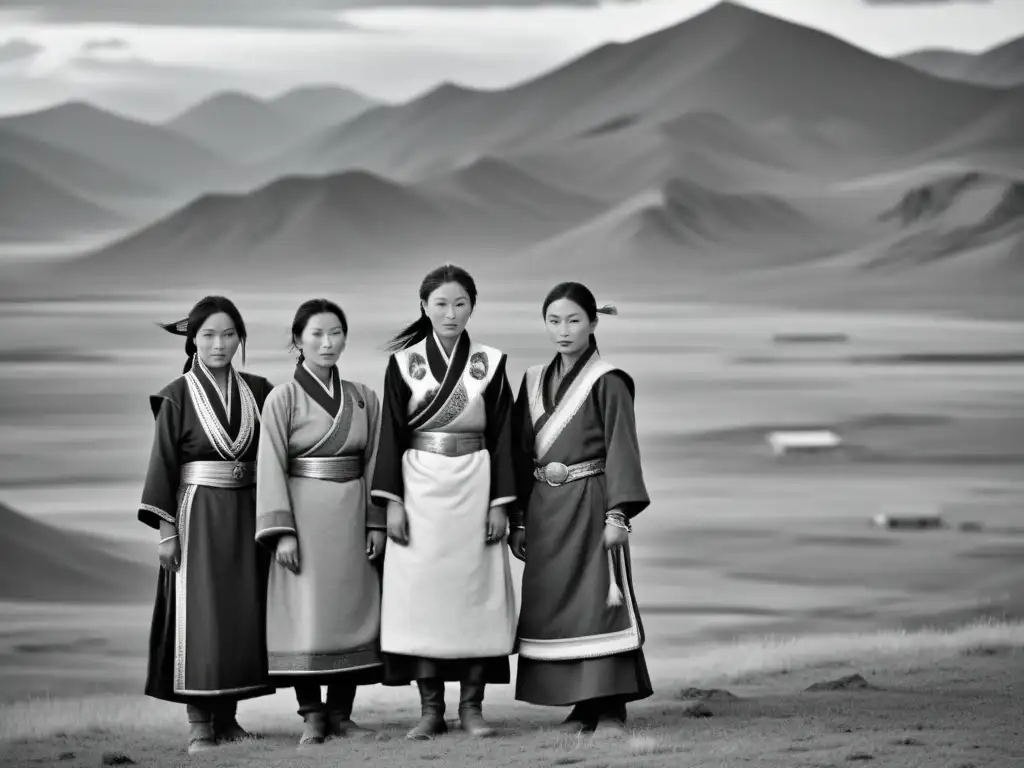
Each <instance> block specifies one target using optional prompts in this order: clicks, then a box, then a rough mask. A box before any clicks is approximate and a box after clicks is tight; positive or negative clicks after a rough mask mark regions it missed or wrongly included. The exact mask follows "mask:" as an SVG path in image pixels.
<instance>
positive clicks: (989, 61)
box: [899, 37, 1024, 87]
mask: <svg viewBox="0 0 1024 768" xmlns="http://www.w3.org/2000/svg"><path fill="white" fill-rule="evenodd" d="M899 60H900V61H902V62H904V63H905V64H909V65H910V66H912V67H915V68H916V69H920V70H921V71H923V72H928V73H930V74H933V75H937V76H938V77H944V78H948V79H950V80H961V81H963V82H966V83H974V84H976V85H990V86H997V87H1014V86H1019V85H1024V37H1019V38H1015V39H1013V40H1010V41H1009V42H1006V43H1003V44H1002V45H997V46H995V47H994V48H989V49H988V50H986V51H982V52H981V53H967V52H964V51H954V50H949V49H944V48H924V49H921V50H918V51H911V52H910V53H906V54H904V55H902V56H900V57H899Z"/></svg>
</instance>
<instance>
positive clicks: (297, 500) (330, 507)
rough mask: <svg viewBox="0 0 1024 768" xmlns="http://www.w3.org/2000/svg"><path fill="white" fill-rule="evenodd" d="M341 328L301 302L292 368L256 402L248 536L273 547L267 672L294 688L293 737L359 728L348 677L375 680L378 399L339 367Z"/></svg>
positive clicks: (317, 305) (314, 302)
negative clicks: (297, 724) (259, 411)
mask: <svg viewBox="0 0 1024 768" xmlns="http://www.w3.org/2000/svg"><path fill="white" fill-rule="evenodd" d="M347 335H348V320H347V319H346V317H345V313H344V312H343V311H342V310H341V307H339V306H338V305H337V304H335V303H334V302H332V301H327V300H326V299H311V300H310V301H307V302H305V303H303V304H302V305H301V306H300V307H299V309H298V311H297V312H296V313H295V319H294V321H293V322H292V346H293V347H295V348H296V349H298V350H299V361H298V365H296V367H295V377H294V378H293V379H292V380H291V381H288V382H286V383H284V384H280V385H278V386H277V387H275V388H274V391H273V392H271V393H270V396H269V397H267V402H266V404H265V405H264V407H263V430H262V432H261V434H260V446H259V461H258V463H257V474H256V478H257V483H256V513H257V514H256V521H257V522H256V538H257V540H258V541H259V542H260V543H262V544H264V545H265V546H266V547H267V548H268V549H269V550H271V551H272V552H274V555H275V559H276V563H273V564H272V565H271V570H270V583H269V585H268V589H267V652H268V656H269V659H270V669H269V673H270V679H271V682H272V683H273V684H274V685H275V686H276V687H279V688H283V687H286V686H289V685H291V686H294V688H295V697H296V699H297V700H298V704H299V714H300V715H301V716H302V719H303V721H304V726H303V731H302V735H301V736H300V738H299V744H300V746H305V745H307V744H321V743H323V741H324V740H325V739H326V738H328V737H342V736H348V735H356V734H360V733H367V732H368V731H369V729H367V728H364V727H362V726H360V725H357V724H356V723H355V722H353V720H352V705H353V702H354V701H355V696H356V686H359V685H373V684H375V683H379V682H380V680H381V661H380V654H379V652H378V638H379V635H380V572H379V570H378V568H377V565H378V563H379V560H380V557H381V556H382V555H383V554H384V545H385V541H386V539H385V536H384V522H385V521H384V510H382V509H380V508H378V507H376V506H375V505H373V504H371V503H370V494H369V488H368V486H369V478H368V475H370V474H372V472H373V462H374V451H375V449H376V447H377V433H378V431H379V428H380V401H379V400H378V399H377V394H376V393H375V392H374V391H373V390H372V389H370V388H369V387H367V386H366V385H365V384H360V383H359V382H355V381H348V380H345V379H342V378H341V375H340V373H339V372H338V365H337V363H338V358H339V357H340V356H341V353H342V351H344V349H345V340H346V336H347ZM321 685H326V686H327V700H326V702H325V701H324V700H323V698H322V697H321V693H320V687H321Z"/></svg>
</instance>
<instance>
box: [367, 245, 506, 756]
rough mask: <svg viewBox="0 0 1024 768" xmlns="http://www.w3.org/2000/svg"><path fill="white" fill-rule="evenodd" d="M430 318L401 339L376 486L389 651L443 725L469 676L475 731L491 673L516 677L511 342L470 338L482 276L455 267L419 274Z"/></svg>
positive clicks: (468, 723) (440, 729)
mask: <svg viewBox="0 0 1024 768" xmlns="http://www.w3.org/2000/svg"><path fill="white" fill-rule="evenodd" d="M419 295H420V318H419V320H417V321H416V322H415V323H413V324H412V325H411V326H409V327H408V328H407V329H405V331H403V332H402V333H401V334H399V335H398V336H397V337H396V338H395V339H394V340H393V342H392V347H391V348H392V349H393V350H394V354H393V355H392V356H391V359H390V360H389V361H388V367H387V372H386V374H385V377H384V397H383V403H382V415H381V432H380V444H379V446H378V448H377V465H376V468H375V471H374V475H373V483H372V485H371V492H370V493H371V496H372V498H373V499H374V501H375V502H376V503H377V504H379V505H380V506H386V508H387V532H388V538H389V539H390V540H391V542H392V543H391V544H389V545H388V548H387V554H386V555H385V557H384V583H383V601H382V605H381V636H380V640H381V650H382V651H383V653H384V675H385V676H384V684H385V685H407V684H408V683H409V682H411V681H412V680H415V681H416V683H417V685H418V687H419V692H420V705H421V714H422V717H421V719H420V722H419V723H418V724H417V725H416V726H415V727H414V728H413V729H412V730H411V731H410V732H409V733H408V738H410V739H417V740H421V739H429V738H432V737H433V736H436V735H438V734H441V733H444V732H445V731H446V730H447V728H446V726H445V720H444V712H445V701H444V694H445V681H458V682H459V683H460V684H461V698H460V702H459V719H460V720H461V723H462V727H463V730H465V731H466V732H468V733H470V734H471V735H474V736H488V735H491V734H492V733H493V730H492V729H491V727H490V726H489V725H488V724H487V722H486V721H485V720H484V719H483V710H482V707H483V698H484V688H485V686H486V684H487V683H508V682H509V677H510V675H509V662H508V657H509V655H510V654H511V653H512V649H513V645H514V642H515V593H514V591H513V586H512V574H511V570H510V568H509V558H508V550H507V549H506V548H505V547H504V546H503V545H502V542H504V540H505V535H506V533H507V528H508V519H507V511H506V507H507V505H509V504H511V503H512V502H513V501H515V476H514V472H513V463H512V442H511V441H512V435H511V419H510V417H511V410H512V392H511V388H510V387H509V383H508V378H507V376H506V374H505V361H506V357H505V355H504V353H502V352H501V351H500V350H497V349H494V348H493V347H487V346H484V345H482V344H478V343H476V342H473V341H470V338H469V334H468V333H466V331H465V327H466V323H467V322H468V321H469V318H470V315H471V314H472V312H473V308H474V307H475V305H476V298H477V291H476V284H475V283H474V282H473V278H472V277H470V276H469V274H468V273H466V271H465V270H463V269H460V268H459V267H455V266H450V265H448V266H444V267H440V268H438V269H435V270H434V271H433V272H431V273H430V274H428V275H427V276H426V278H425V279H424V280H423V283H422V285H421V286H420V294H419Z"/></svg>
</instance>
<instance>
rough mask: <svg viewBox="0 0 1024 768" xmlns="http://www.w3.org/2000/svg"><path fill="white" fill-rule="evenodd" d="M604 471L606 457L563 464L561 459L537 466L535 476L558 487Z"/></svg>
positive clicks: (553, 486) (534, 471)
mask: <svg viewBox="0 0 1024 768" xmlns="http://www.w3.org/2000/svg"><path fill="white" fill-rule="evenodd" d="M603 472H604V459H591V460H590V461H582V462H580V463H579V464H562V463H561V462H560V461H552V462H551V463H550V464H544V465H543V466H537V467H535V468H534V470H533V477H534V479H536V480H539V481H540V482H542V483H547V484H548V485H550V486H551V487H552V488H557V487H558V486H560V485H565V483H571V482H573V481H575V480H583V479H584V478H587V477H593V476H594V475H600V474H602V473H603Z"/></svg>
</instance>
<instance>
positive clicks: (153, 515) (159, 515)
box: [139, 504, 178, 528]
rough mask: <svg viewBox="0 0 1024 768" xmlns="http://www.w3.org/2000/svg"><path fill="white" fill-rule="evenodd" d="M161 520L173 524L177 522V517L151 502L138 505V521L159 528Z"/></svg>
mask: <svg viewBox="0 0 1024 768" xmlns="http://www.w3.org/2000/svg"><path fill="white" fill-rule="evenodd" d="M161 521H162V522H165V523H170V524H171V525H174V526H177V524H178V520H177V518H176V517H175V516H174V515H172V514H171V513H170V512H168V511H167V510H165V509H160V507H155V506H153V505H152V504H140V505H139V522H142V523H145V524H146V525H148V526H149V527H150V528H159V527H160V523H161Z"/></svg>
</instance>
